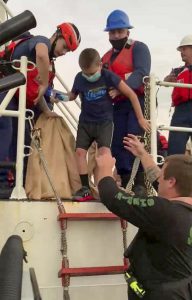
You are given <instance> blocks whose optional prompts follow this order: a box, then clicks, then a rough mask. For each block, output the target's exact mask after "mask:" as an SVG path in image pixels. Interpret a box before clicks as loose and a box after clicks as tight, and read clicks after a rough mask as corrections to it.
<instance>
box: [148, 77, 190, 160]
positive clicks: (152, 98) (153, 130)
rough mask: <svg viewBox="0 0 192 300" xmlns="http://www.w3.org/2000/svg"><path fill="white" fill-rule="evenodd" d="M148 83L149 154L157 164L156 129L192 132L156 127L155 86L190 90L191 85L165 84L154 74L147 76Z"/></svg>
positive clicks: (178, 128)
mask: <svg viewBox="0 0 192 300" xmlns="http://www.w3.org/2000/svg"><path fill="white" fill-rule="evenodd" d="M149 83H150V116H151V120H150V121H151V154H152V156H153V159H154V161H155V162H157V129H159V130H168V131H180V132H181V131H182V132H192V128H188V127H176V126H166V125H157V117H156V86H157V85H158V86H164V87H179V88H182V87H187V88H192V84H187V83H179V82H165V81H160V80H158V79H157V78H156V76H155V74H151V75H150V76H149Z"/></svg>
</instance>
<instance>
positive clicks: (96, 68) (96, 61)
mask: <svg viewBox="0 0 192 300" xmlns="http://www.w3.org/2000/svg"><path fill="white" fill-rule="evenodd" d="M79 65H80V68H81V70H82V72H79V73H78V74H77V75H76V77H75V81H74V84H73V88H72V91H71V93H70V100H74V99H76V97H77V96H78V95H79V96H80V99H81V103H82V105H81V114H80V117H79V125H78V131H77V140H76V157H77V166H78V170H79V174H80V178H81V183H82V188H81V189H80V190H79V191H77V193H76V194H75V196H74V200H77V201H86V200H91V199H92V195H91V192H90V187H89V181H88V171H87V160H86V156H87V151H88V149H89V147H90V146H91V144H92V142H93V141H96V142H97V146H98V154H104V153H109V152H110V146H111V140H112V135H113V106H112V99H111V97H110V95H109V91H110V89H111V88H115V89H118V90H119V91H120V92H121V93H122V94H124V95H125V97H127V99H129V102H131V104H132V106H133V109H134V111H135V114H136V117H137V119H138V122H139V124H140V126H141V128H143V129H144V130H149V127H150V126H149V123H148V121H147V120H145V119H144V117H143V113H142V110H141V106H140V103H139V101H138V98H137V95H136V94H135V93H134V91H133V90H132V89H130V88H129V87H128V85H127V84H125V83H124V81H123V80H121V78H120V77H119V76H117V75H115V74H114V73H112V72H110V71H108V70H105V69H102V63H101V58H100V55H99V53H98V52H97V51H96V50H95V49H92V48H87V49H85V50H83V51H82V52H81V54H80V57H79Z"/></svg>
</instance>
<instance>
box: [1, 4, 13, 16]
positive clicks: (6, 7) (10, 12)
mask: <svg viewBox="0 0 192 300" xmlns="http://www.w3.org/2000/svg"><path fill="white" fill-rule="evenodd" d="M0 4H1V6H3V8H4V9H5V10H6V12H7V13H8V15H9V16H10V17H14V14H13V13H12V11H11V10H10V9H9V8H8V6H7V5H6V4H5V2H4V1H3V0H0Z"/></svg>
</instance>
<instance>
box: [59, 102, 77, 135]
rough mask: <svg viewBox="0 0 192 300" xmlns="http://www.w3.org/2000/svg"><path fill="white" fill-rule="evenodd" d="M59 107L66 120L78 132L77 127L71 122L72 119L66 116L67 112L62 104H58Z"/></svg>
mask: <svg viewBox="0 0 192 300" xmlns="http://www.w3.org/2000/svg"><path fill="white" fill-rule="evenodd" d="M56 105H57V107H58V108H59V110H60V111H61V112H62V114H63V115H64V116H65V118H66V119H67V121H68V122H69V123H70V124H71V126H72V127H73V128H74V129H75V131H77V127H76V126H75V125H74V123H73V122H72V121H71V119H70V118H69V117H68V115H67V114H66V112H65V111H64V109H63V107H61V103H56Z"/></svg>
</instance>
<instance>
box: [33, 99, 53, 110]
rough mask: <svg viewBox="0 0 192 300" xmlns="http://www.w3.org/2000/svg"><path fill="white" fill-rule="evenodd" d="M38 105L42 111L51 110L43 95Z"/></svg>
mask: <svg viewBox="0 0 192 300" xmlns="http://www.w3.org/2000/svg"><path fill="white" fill-rule="evenodd" d="M36 106H37V107H38V108H39V110H40V111H41V112H47V111H50V109H49V106H48V105H47V102H46V101H45V98H44V97H41V98H40V100H39V102H38V103H37V105H36Z"/></svg>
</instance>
